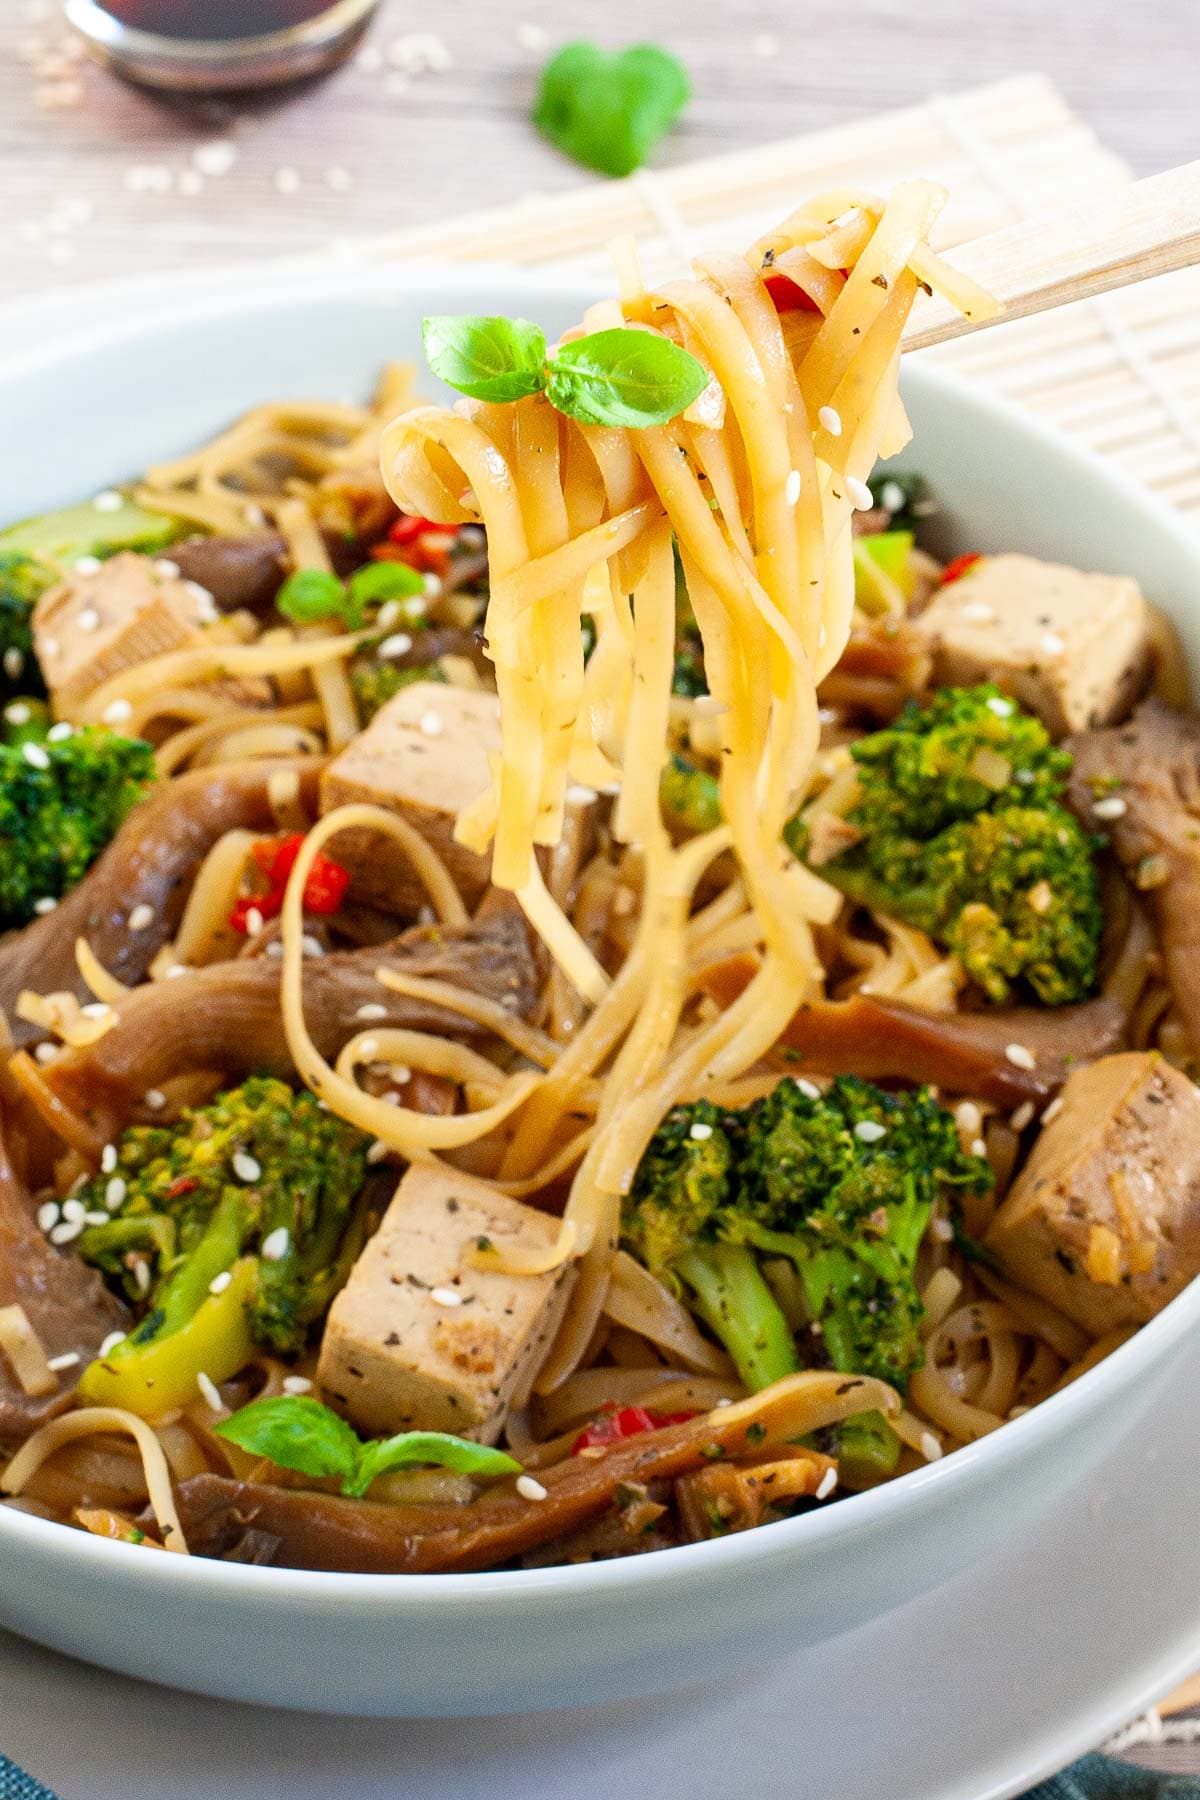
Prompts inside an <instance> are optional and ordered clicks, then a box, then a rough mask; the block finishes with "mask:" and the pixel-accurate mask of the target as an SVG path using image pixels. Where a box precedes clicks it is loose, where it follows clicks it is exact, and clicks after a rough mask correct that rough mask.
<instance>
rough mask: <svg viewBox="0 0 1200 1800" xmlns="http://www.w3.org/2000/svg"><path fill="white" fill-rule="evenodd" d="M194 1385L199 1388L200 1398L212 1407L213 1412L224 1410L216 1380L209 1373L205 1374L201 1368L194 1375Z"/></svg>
mask: <svg viewBox="0 0 1200 1800" xmlns="http://www.w3.org/2000/svg"><path fill="white" fill-rule="evenodd" d="M196 1386H197V1387H198V1388H199V1389H200V1393H201V1396H202V1398H203V1399H204V1400H205V1401H206V1402H207V1404H208V1405H209V1406H210V1407H211V1408H212V1410H213V1412H215V1413H219V1412H224V1411H225V1402H224V1401H223V1400H222V1398H221V1394H220V1390H219V1388H218V1387H217V1384H216V1382H215V1381H214V1380H213V1379H212V1376H211V1375H206V1374H205V1373H204V1370H203V1369H201V1371H200V1373H199V1374H198V1375H197V1377H196Z"/></svg>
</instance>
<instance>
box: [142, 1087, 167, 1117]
mask: <svg viewBox="0 0 1200 1800" xmlns="http://www.w3.org/2000/svg"><path fill="white" fill-rule="evenodd" d="M166 1104H167V1096H166V1095H165V1094H164V1093H163V1091H162V1089H161V1088H147V1089H146V1091H145V1093H144V1094H143V1095H142V1105H143V1106H145V1107H148V1108H149V1110H150V1111H151V1112H161V1111H162V1109H163V1107H164V1106H165V1105H166Z"/></svg>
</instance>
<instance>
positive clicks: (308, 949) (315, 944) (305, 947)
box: [300, 931, 325, 956]
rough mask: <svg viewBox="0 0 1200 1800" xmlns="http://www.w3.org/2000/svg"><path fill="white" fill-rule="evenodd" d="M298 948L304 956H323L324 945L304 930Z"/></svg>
mask: <svg viewBox="0 0 1200 1800" xmlns="http://www.w3.org/2000/svg"><path fill="white" fill-rule="evenodd" d="M300 949H301V951H302V952H303V953H304V955H305V956H324V954H325V946H324V944H322V943H321V942H320V940H319V939H318V938H315V937H311V936H310V935H309V933H308V932H307V931H306V932H305V934H304V936H303V937H302V938H301V939H300Z"/></svg>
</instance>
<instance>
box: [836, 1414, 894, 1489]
mask: <svg viewBox="0 0 1200 1800" xmlns="http://www.w3.org/2000/svg"><path fill="white" fill-rule="evenodd" d="M837 1460H838V1479H839V1481H841V1482H842V1483H843V1485H844V1486H846V1487H848V1488H855V1489H858V1488H865V1487H874V1486H875V1484H876V1482H879V1481H886V1479H887V1477H888V1476H889V1475H894V1474H895V1472H896V1464H897V1463H898V1462H899V1461H900V1439H899V1438H898V1437H897V1436H896V1433H895V1432H894V1431H893V1430H892V1428H891V1426H890V1425H889V1424H888V1422H887V1420H886V1419H885V1418H884V1416H883V1414H882V1413H881V1412H864V1413H855V1414H854V1415H853V1417H852V1418H849V1419H847V1420H846V1421H845V1423H844V1424H843V1425H841V1426H839V1428H838V1459H837Z"/></svg>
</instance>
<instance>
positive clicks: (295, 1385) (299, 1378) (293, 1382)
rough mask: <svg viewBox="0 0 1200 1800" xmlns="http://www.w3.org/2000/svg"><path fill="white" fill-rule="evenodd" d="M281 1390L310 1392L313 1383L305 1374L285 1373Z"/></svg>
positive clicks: (294, 1392)
mask: <svg viewBox="0 0 1200 1800" xmlns="http://www.w3.org/2000/svg"><path fill="white" fill-rule="evenodd" d="M283 1391H284V1393H285V1394H311V1393H312V1391H313V1384H312V1382H311V1381H310V1380H309V1379H308V1376H307V1375H285V1376H284V1378H283Z"/></svg>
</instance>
